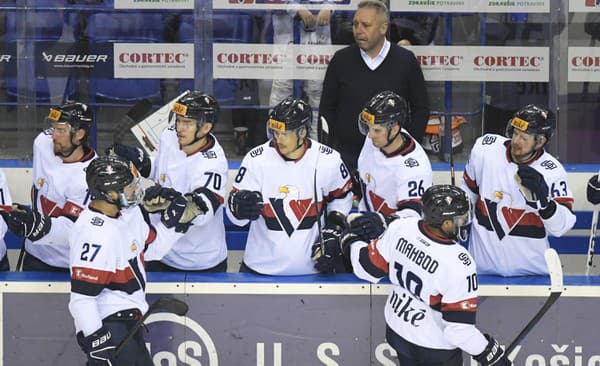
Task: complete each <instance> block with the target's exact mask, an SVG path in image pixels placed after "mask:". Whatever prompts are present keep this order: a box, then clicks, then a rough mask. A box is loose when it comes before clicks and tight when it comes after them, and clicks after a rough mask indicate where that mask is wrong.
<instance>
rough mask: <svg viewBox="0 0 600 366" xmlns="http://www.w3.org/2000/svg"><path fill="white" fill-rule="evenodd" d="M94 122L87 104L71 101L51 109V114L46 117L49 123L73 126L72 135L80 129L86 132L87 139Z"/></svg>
mask: <svg viewBox="0 0 600 366" xmlns="http://www.w3.org/2000/svg"><path fill="white" fill-rule="evenodd" d="M92 120H93V118H92V111H91V110H90V108H89V107H88V105H87V104H85V103H81V102H76V101H70V100H69V101H66V102H65V103H64V104H62V105H61V106H59V107H56V108H50V113H49V114H48V117H46V121H47V122H49V123H60V124H68V125H69V126H71V134H75V132H77V130H79V129H83V130H85V135H86V138H87V136H88V135H89V133H90V129H91V128H92Z"/></svg>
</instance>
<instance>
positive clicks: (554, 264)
mask: <svg viewBox="0 0 600 366" xmlns="http://www.w3.org/2000/svg"><path fill="white" fill-rule="evenodd" d="M544 259H545V260H546V266H548V272H550V296H548V299H546V302H545V303H544V305H542V307H541V308H540V310H538V312H537V313H536V314H535V315H534V317H533V318H532V319H531V320H530V321H529V323H527V325H526V326H525V328H523V330H521V332H519V334H518V335H517V336H516V337H515V339H514V340H513V341H512V342H511V343H510V345H508V347H506V350H505V353H506V354H507V355H508V354H510V353H511V352H512V350H513V349H514V348H515V347H516V346H517V345H518V344H519V342H521V340H522V339H523V338H525V336H526V335H527V334H528V333H529V332H530V331H531V330H532V329H533V327H535V326H536V324H537V323H538V322H539V321H540V319H542V317H543V316H544V314H546V312H547V311H548V310H549V309H550V307H552V304H554V303H555V302H556V300H557V299H558V298H559V297H560V295H561V294H562V291H563V271H562V264H561V263H560V258H559V257H558V253H556V250H554V249H552V248H548V249H546V251H545V252H544Z"/></svg>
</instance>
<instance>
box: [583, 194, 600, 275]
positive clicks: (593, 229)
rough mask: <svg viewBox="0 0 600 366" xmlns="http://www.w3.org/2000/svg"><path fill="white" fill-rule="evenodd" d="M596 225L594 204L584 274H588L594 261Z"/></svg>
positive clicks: (596, 218) (595, 206) (596, 215)
mask: <svg viewBox="0 0 600 366" xmlns="http://www.w3.org/2000/svg"><path fill="white" fill-rule="evenodd" d="M597 227H598V205H594V212H593V213H592V226H591V227H590V241H589V244H588V254H587V261H586V263H585V275H586V276H589V275H590V271H591V269H592V265H593V261H594V249H595V247H596V229H597Z"/></svg>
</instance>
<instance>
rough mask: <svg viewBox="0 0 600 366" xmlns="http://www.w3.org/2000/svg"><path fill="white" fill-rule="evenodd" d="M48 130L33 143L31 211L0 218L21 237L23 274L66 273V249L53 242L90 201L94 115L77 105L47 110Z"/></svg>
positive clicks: (20, 209)
mask: <svg viewBox="0 0 600 366" xmlns="http://www.w3.org/2000/svg"><path fill="white" fill-rule="evenodd" d="M47 121H48V122H49V123H51V127H50V128H48V129H46V130H45V131H43V132H42V133H40V134H39V135H38V136H37V137H36V139H35V141H34V143H33V187H32V203H33V207H32V209H30V208H28V207H25V206H23V205H17V207H18V209H17V210H13V211H12V212H11V214H9V215H4V216H5V220H6V222H7V224H8V227H9V228H10V230H11V231H13V232H14V233H15V234H16V235H19V236H25V237H27V240H25V253H24V259H23V270H25V271H53V272H64V273H68V271H69V246H68V244H67V243H66V242H61V241H60V239H59V241H55V240H54V238H55V236H53V235H47V234H48V233H49V232H50V231H52V232H55V233H56V234H57V235H56V237H58V238H64V237H65V236H64V234H63V232H68V231H69V228H70V227H71V225H72V224H73V221H74V220H75V219H77V217H78V216H79V213H80V212H81V210H82V209H83V207H85V205H86V204H87V201H88V194H87V187H86V184H85V169H86V167H87V166H88V164H89V163H90V161H91V160H92V159H93V158H94V157H96V152H95V151H94V149H92V148H91V147H90V145H89V144H88V137H89V133H90V129H91V128H92V111H91V110H90V109H89V107H88V106H87V105H86V104H84V103H80V102H74V101H67V102H66V103H64V104H63V105H61V106H60V107H57V108H51V109H50V113H49V114H48V117H47Z"/></svg>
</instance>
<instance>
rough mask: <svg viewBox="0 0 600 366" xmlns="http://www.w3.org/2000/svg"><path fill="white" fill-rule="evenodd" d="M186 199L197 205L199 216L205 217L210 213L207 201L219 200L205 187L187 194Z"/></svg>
mask: <svg viewBox="0 0 600 366" xmlns="http://www.w3.org/2000/svg"><path fill="white" fill-rule="evenodd" d="M185 198H186V199H187V200H188V201H189V202H191V203H193V204H195V205H196V207H197V210H198V215H204V214H205V213H207V212H208V209H209V208H208V203H207V202H206V201H207V200H215V201H218V198H217V197H216V195H215V194H214V192H212V191H211V190H210V189H208V188H205V187H200V188H196V189H194V190H193V191H192V192H190V193H186V194H185Z"/></svg>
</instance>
